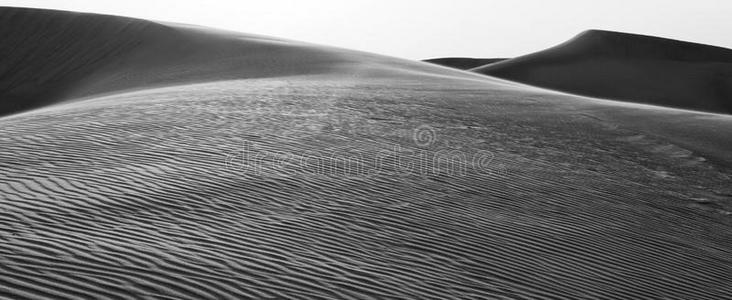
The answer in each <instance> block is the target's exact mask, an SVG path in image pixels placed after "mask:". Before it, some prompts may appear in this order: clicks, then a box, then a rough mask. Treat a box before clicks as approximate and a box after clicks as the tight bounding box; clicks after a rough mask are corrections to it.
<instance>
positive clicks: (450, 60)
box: [423, 57, 506, 70]
mask: <svg viewBox="0 0 732 300" xmlns="http://www.w3.org/2000/svg"><path fill="white" fill-rule="evenodd" d="M503 60H506V58H472V57H441V58H431V59H425V60H423V61H424V62H428V63H433V64H437V65H441V66H445V67H451V68H456V69H460V70H468V69H473V68H477V67H481V66H485V65H488V64H492V63H495V62H499V61H503Z"/></svg>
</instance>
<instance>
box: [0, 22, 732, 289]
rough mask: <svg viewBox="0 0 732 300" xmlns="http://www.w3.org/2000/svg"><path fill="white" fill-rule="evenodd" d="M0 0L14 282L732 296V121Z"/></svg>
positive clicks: (5, 275)
mask: <svg viewBox="0 0 732 300" xmlns="http://www.w3.org/2000/svg"><path fill="white" fill-rule="evenodd" d="M0 16H1V17H0V22H1V23H2V24H5V25H7V26H2V27H0V30H1V31H2V33H3V39H4V41H6V39H9V38H13V39H14V40H13V41H14V42H13V43H8V42H3V43H2V44H1V45H2V47H4V48H3V50H2V51H3V53H9V55H8V56H3V64H2V65H3V68H5V69H3V70H7V69H9V68H10V67H8V65H10V66H14V67H12V68H11V69H13V70H15V72H7V71H3V72H2V77H0V78H2V80H0V84H1V85H2V86H3V87H4V88H3V90H2V91H3V93H4V94H3V97H2V98H0V99H1V100H2V101H3V103H6V104H5V105H9V106H5V107H16V108H17V107H23V108H24V110H23V111H13V112H10V111H6V112H7V113H6V115H5V116H4V117H0V298H3V299H196V300H199V299H339V300H340V299H730V298H732V286H731V285H730V284H729V283H730V282H732V203H731V202H730V201H732V186H730V184H729V183H730V180H732V151H730V145H732V116H729V115H723V114H711V113H702V112H695V111H688V110H679V109H671V108H665V107H659V106H651V105H641V104H635V103H627V102H618V101H609V100H599V99H594V98H587V97H581V96H573V95H567V94H564V93H560V92H555V91H550V90H544V89H540V88H535V87H531V86H524V85H520V84H515V83H511V82H507V81H504V80H500V79H495V78H492V77H488V76H483V75H478V74H473V73H470V72H463V71H459V70H453V69H449V68H445V67H441V66H437V65H433V64H428V63H424V62H413V61H407V60H400V59H396V58H390V57H384V56H379V55H375V54H368V53H361V52H356V51H350V50H344V49H337V48H332V47H325V46H317V45H311V44H305V43H299V42H291V41H283V40H278V39H272V38H264V37H255V36H252V35H244V34H239V33H226V32H222V31H215V30H209V29H202V28H197V27H191V26H187V25H186V26H184V25H172V24H160V23H155V22H148V21H141V20H135V19H127V18H120V17H112V16H101V15H90V14H76V13H69V12H61V11H47V10H28V9H15V8H2V9H0ZM18 16H24V17H23V18H20V17H18ZM26 18H37V19H36V20H35V21H28V20H27V19H26ZM54 20H55V21H54ZM23 22H26V23H25V24H26V25H22V24H23ZM44 22H48V23H49V24H50V23H52V22H58V23H55V25H54V26H50V25H49V26H48V27H47V28H45V29H38V28H36V29H33V28H34V27H33V26H30V25H34V26H39V27H40V26H42V24H45V23H44ZM119 22H122V23H124V24H126V25H120V23H119ZM16 23H19V24H21V25H14V24H16ZM13 26H15V27H13ZM10 27H12V28H16V29H17V32H16V33H13V32H12V31H11V30H9V29H8V28H10ZM92 29H93V30H92ZM129 30H139V31H136V32H137V33H136V34H129V35H125V32H127V31H129ZM105 31H106V33H105ZM72 32H76V33H75V34H71V33H72ZM83 32H88V33H87V35H82V34H81V33H83ZM140 32H143V33H144V34H143V33H140ZM66 33H68V35H65V34H66ZM138 33H139V34H138ZM35 35H39V36H35ZM54 37H55V38H54ZM79 37H83V38H79ZM117 37H118V38H117ZM173 38H174V39H173ZM171 39H173V40H171ZM173 41H174V42H173ZM26 43H30V44H26ZM109 43H111V44H114V45H115V47H109V48H105V47H104V45H107V44H109ZM118 43H121V44H125V45H126V43H129V45H127V46H126V47H129V50H124V49H126V48H125V46H123V45H119V44H118ZM183 45H185V46H183ZM23 47H25V48H23ZM21 48H23V49H26V50H24V51H13V50H12V49H21ZM8 49H11V50H8ZM44 49H45V50H44ZM54 49H56V50H54ZM63 49H67V50H63ZM123 50H124V51H123ZM214 50H215V51H214ZM29 51H31V52H29ZM32 51H39V52H37V53H36V54H33V53H35V52H32ZM80 52H84V53H85V54H84V55H81V54H79V53H80ZM100 52H101V53H100ZM41 54H43V55H41ZM229 58H230V60H227V59H229ZM72 62H73V63H72ZM23 66H26V67H23ZM26 68H29V69H26ZM30 70H35V72H31V71H30ZM23 87H25V88H23ZM8 89H10V90H11V91H12V93H8V92H6V91H7V90H8ZM8 95H14V96H15V98H13V97H10V96H8ZM24 101H28V102H24ZM7 103H9V104H7ZM27 103H30V104H27ZM13 105H15V106H13ZM31 108H33V109H31Z"/></svg>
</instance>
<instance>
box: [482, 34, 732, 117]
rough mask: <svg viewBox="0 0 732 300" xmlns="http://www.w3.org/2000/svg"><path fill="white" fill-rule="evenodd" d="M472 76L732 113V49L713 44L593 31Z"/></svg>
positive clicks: (611, 97) (606, 96)
mask: <svg viewBox="0 0 732 300" xmlns="http://www.w3.org/2000/svg"><path fill="white" fill-rule="evenodd" d="M471 71H474V72H478V73H482V74H486V75H491V76H496V77H500V78H504V79H508V80H513V81H518V82H522V83H526V84H531V85H535V86H539V87H544V88H550V89H554V90H559V91H564V92H569V93H574V94H579V95H585V96H592V97H599V98H607V99H614V100H622V101H631V102H638V103H645V104H655V105H662V106H669V107H678V108H685V109H693V110H701V111H708V112H716V113H726V114H730V113H732V50H730V49H726V48H720V47H714V46H709V45H702V44H696V43H689V42H683V41H677V40H671V39H664V38H658V37H651V36H643V35H637V34H628V33H620V32H610V31H601V30H589V31H586V32H583V33H581V34H579V35H578V36H577V37H575V38H573V39H572V40H570V41H568V42H565V43H563V44H561V45H558V46H556V47H553V48H549V49H547V50H543V51H539V52H536V53H532V54H529V55H525V56H521V57H517V58H513V59H509V60H505V61H502V62H499V63H495V64H490V65H487V66H482V67H478V68H474V69H471Z"/></svg>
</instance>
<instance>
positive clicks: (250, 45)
mask: <svg viewBox="0 0 732 300" xmlns="http://www.w3.org/2000/svg"><path fill="white" fill-rule="evenodd" d="M0 41H1V43H0V59H1V61H0V115H6V114H9V113H13V112H18V111H22V110H26V109H31V108H35V107H40V106H43V105H46V104H49V103H55V102H58V101H61V100H66V99H72V98H79V97H84V96H89V95H94V94H101V93H108V92H114V91H120V90H126V89H139V88H149V87H154V86H161V85H171V84H181V83H192V82H204V81H215V80H226V79H237V78H263V77H273V76H288V75H302V74H310V75H318V74H328V73H338V74H339V75H340V76H343V75H358V76H368V74H369V72H370V71H369V70H371V69H378V70H379V71H380V72H388V71H389V70H391V71H393V72H401V73H405V72H425V73H432V74H435V75H438V76H459V77H470V75H469V74H467V73H459V72H456V71H450V70H445V69H441V68H434V67H431V66H430V65H428V64H423V63H418V62H411V61H407V60H401V59H395V58H390V57H385V56H379V55H374V54H369V53H362V52H357V51H350V50H344V49H337V48H332V47H327V46H319V45H312V44H307V43H302V42H296V41H288V40H283V39H277V38H272V37H264V36H257V35H248V34H242V33H235V32H226V31H220V30H214V29H208V28H203V27H196V26H190V25H182V24H168V23H159V22H151V21H146V20H139V19H132V18H126V17H117V16H108V15H97V14H86V13H75V12H66V11H55V10H41V9H28V8H14V7H2V8H0ZM385 66H389V67H388V68H387V67H385Z"/></svg>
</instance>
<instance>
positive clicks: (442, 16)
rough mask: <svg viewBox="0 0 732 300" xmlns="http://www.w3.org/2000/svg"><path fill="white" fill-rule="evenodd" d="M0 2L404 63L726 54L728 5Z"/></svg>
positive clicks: (651, 0) (651, 1) (404, 0)
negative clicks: (665, 44)
mask: <svg viewBox="0 0 732 300" xmlns="http://www.w3.org/2000/svg"><path fill="white" fill-rule="evenodd" d="M0 5H4V6H25V7H41V8H53V9H62V10H74V11H84V12H95V13H106V14H114V15H123V16H130V17H136V18H143V19H152V20H161V21H172V22H181V23H191V24H196V25H204V26H208V27H215V28H222V29H229V30H234V31H240V32H245V33H255V34H262V35H270V36H276V37H282V38H288V39H293V40H300V41H305V42H311V43H318V44H325V45H331V46H338V47H343V48H350V49H358V50H364V51H369V52H374V53H379V54H386V55H391V56H397V57H403V58H410V59H424V58H433V57H446V56H468V57H514V56H518V55H522V54H527V53H530V52H534V51H538V50H541V49H544V48H547V47H550V46H552V45H555V44H558V43H560V42H563V41H565V40H567V39H569V38H571V37H572V36H574V35H576V34H577V33H579V32H581V31H583V30H585V29H590V28H593V29H606V30H615V31H624V32H631V33H640V34H647V35H656V36H662V37H668V38H675V39H682V40H687V41H693V42H698V43H704V44H712V45H717V46H722V47H727V48H732V1H729V0H694V1H671V0H667V1H660V0H659V1H655V0H647V1H643V0H638V1H625V0H614V1H613V0H607V1H602V2H600V3H596V1H591V0H565V1H541V0H524V1H521V0H519V1H511V0H503V1H494V0H447V1H435V0H427V1H419V0H411V1H410V0H371V1H369V0H320V1H313V0H310V1H308V0H301V1H297V0H259V1H251V0H239V1H155V0H147V1H137V0H113V1H102V0H37V1H13V0H10V1H6V0H0Z"/></svg>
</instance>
